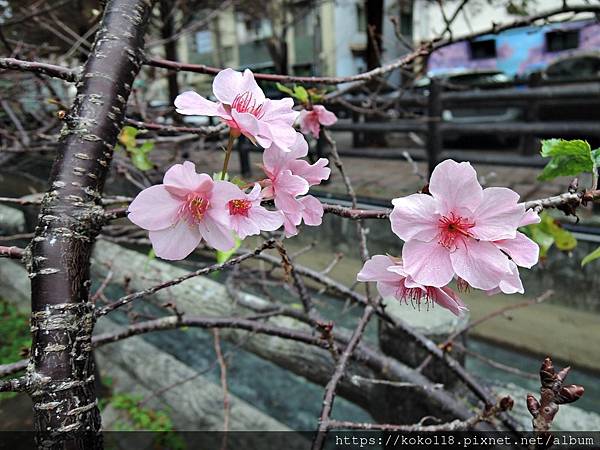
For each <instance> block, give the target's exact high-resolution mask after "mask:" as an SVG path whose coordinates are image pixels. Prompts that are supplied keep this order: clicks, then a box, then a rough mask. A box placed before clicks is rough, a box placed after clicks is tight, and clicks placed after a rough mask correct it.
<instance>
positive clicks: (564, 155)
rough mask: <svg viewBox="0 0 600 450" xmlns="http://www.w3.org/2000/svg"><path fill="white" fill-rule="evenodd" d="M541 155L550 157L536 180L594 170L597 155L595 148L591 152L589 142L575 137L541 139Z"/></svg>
mask: <svg viewBox="0 0 600 450" xmlns="http://www.w3.org/2000/svg"><path fill="white" fill-rule="evenodd" d="M541 155H542V156H543V157H545V158H551V159H550V161H549V162H548V164H546V167H544V170H543V171H542V173H541V174H540V175H539V176H538V180H540V181H545V180H551V179H553V178H556V177H561V176H575V175H579V174H581V173H584V172H594V171H595V170H596V163H595V160H594V158H595V157H596V158H597V157H598V155H597V152H596V150H594V152H592V149H591V148H590V144H588V143H587V142H586V141H582V140H579V139H575V140H572V141H566V140H564V139H547V140H544V141H542V151H541Z"/></svg>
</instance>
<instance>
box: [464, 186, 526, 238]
mask: <svg viewBox="0 0 600 450" xmlns="http://www.w3.org/2000/svg"><path fill="white" fill-rule="evenodd" d="M518 201H519V194H517V193H516V192H515V191H513V190H511V189H508V188H501V187H491V188H487V189H484V190H483V198H482V201H481V204H480V205H479V206H478V207H477V209H476V210H475V211H474V212H473V218H474V221H475V226H474V227H473V228H471V229H470V230H469V231H470V232H471V233H472V234H473V235H474V236H475V237H476V238H478V239H481V240H484V241H496V240H499V239H512V238H514V237H515V233H516V231H517V227H518V226H519V223H520V222H521V219H522V217H523V215H524V214H525V206H523V204H519V203H517V202H518Z"/></svg>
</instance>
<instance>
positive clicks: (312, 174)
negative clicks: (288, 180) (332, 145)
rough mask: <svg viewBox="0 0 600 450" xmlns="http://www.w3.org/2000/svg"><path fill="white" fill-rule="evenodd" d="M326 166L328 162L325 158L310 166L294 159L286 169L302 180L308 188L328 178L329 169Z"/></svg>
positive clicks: (303, 161) (305, 162)
mask: <svg viewBox="0 0 600 450" xmlns="http://www.w3.org/2000/svg"><path fill="white" fill-rule="evenodd" d="M327 164H329V160H328V159H326V158H319V160H318V161H317V162H316V163H314V164H312V165H311V164H309V163H308V161H305V160H303V159H296V160H294V161H290V163H289V164H288V167H289V169H290V170H291V171H292V173H293V174H294V175H298V176H299V177H302V178H304V179H305V180H306V181H307V182H308V184H309V185H310V186H314V185H316V184H320V183H321V181H323V180H326V179H328V178H329V175H330V174H331V169H330V168H329V167H327Z"/></svg>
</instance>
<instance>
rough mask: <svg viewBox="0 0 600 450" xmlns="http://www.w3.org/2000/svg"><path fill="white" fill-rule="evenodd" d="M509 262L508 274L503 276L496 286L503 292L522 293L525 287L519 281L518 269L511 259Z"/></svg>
mask: <svg viewBox="0 0 600 450" xmlns="http://www.w3.org/2000/svg"><path fill="white" fill-rule="evenodd" d="M509 264H510V275H508V276H507V277H505V278H503V279H502V281H500V284H499V285H498V287H499V288H500V290H501V291H502V292H504V293H505V294H517V293H519V294H523V293H524V292H525V289H523V283H522V282H521V278H520V277H519V269H518V268H517V266H516V264H515V263H513V262H512V261H509Z"/></svg>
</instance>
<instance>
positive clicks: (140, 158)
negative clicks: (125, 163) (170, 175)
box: [131, 148, 154, 171]
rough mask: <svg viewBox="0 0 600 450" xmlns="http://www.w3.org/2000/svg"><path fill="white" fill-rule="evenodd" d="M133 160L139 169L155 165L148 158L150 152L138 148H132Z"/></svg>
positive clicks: (148, 168)
mask: <svg viewBox="0 0 600 450" xmlns="http://www.w3.org/2000/svg"><path fill="white" fill-rule="evenodd" d="M131 162H132V163H133V165H134V166H135V167H136V168H137V169H140V170H142V171H146V170H150V169H152V168H153V167H154V164H152V161H150V159H149V158H148V154H147V153H144V152H142V151H141V150H140V149H138V148H134V149H131Z"/></svg>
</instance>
